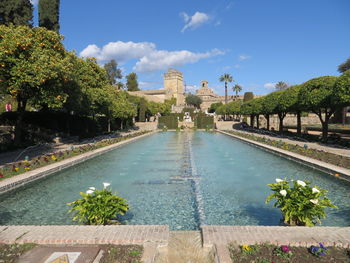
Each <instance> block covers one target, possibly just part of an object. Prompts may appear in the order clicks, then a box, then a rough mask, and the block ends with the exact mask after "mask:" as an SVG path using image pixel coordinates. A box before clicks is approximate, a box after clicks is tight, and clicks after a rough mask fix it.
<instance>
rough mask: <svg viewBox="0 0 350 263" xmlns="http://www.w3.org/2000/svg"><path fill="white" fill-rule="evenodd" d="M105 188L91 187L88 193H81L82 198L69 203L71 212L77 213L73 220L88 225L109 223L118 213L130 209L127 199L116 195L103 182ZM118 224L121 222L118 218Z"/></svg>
mask: <svg viewBox="0 0 350 263" xmlns="http://www.w3.org/2000/svg"><path fill="white" fill-rule="evenodd" d="M103 184H104V188H103V189H102V190H97V189H95V187H90V188H89V190H87V191H86V193H82V192H81V193H80V195H81V196H82V197H83V198H82V199H79V200H76V201H74V202H71V203H68V205H70V206H72V208H71V209H70V210H69V212H70V213H75V216H74V217H73V221H78V222H81V223H84V224H87V225H107V224H110V223H111V222H112V220H113V219H114V220H115V219H116V217H117V215H125V213H126V211H128V210H129V205H128V204H127V203H126V199H124V198H121V197H119V196H116V195H114V194H113V193H112V191H111V190H109V189H107V187H108V186H109V184H108V183H103ZM116 223H117V224H120V222H118V221H117V220H116Z"/></svg>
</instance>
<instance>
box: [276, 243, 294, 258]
mask: <svg viewBox="0 0 350 263" xmlns="http://www.w3.org/2000/svg"><path fill="white" fill-rule="evenodd" d="M273 254H274V255H276V256H279V257H281V258H284V259H288V258H290V257H291V256H293V253H292V251H291V250H290V247H288V246H280V247H278V248H275V249H274V250H273Z"/></svg>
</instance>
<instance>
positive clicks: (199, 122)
mask: <svg viewBox="0 0 350 263" xmlns="http://www.w3.org/2000/svg"><path fill="white" fill-rule="evenodd" d="M194 125H195V126H196V127H197V128H198V129H213V128H214V118H213V117H211V116H206V115H201V114H198V115H197V117H196V119H195V121H194Z"/></svg>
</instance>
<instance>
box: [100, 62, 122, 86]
mask: <svg viewBox="0 0 350 263" xmlns="http://www.w3.org/2000/svg"><path fill="white" fill-rule="evenodd" d="M104 68H105V70H106V72H107V76H108V80H109V83H110V84H111V85H114V84H116V83H117V80H116V79H121V78H122V77H123V76H122V71H121V70H120V69H119V68H118V63H117V62H116V61H115V60H114V59H112V60H111V61H109V62H108V63H106V64H105V65H104ZM118 86H119V85H118Z"/></svg>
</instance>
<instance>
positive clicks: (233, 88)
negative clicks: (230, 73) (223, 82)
mask: <svg viewBox="0 0 350 263" xmlns="http://www.w3.org/2000/svg"><path fill="white" fill-rule="evenodd" d="M232 90H233V91H234V92H236V100H237V99H238V92H241V91H242V86H241V85H238V84H236V85H234V86H233V87H232Z"/></svg>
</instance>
